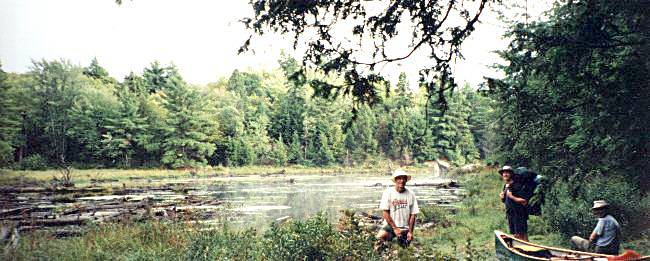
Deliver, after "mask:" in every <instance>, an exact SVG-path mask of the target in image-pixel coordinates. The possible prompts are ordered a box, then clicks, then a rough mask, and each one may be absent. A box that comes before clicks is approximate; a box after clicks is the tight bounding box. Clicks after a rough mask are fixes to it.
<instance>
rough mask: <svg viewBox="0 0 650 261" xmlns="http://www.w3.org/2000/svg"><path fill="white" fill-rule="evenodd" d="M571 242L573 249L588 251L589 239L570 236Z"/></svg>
mask: <svg viewBox="0 0 650 261" xmlns="http://www.w3.org/2000/svg"><path fill="white" fill-rule="evenodd" d="M571 244H572V245H573V248H574V249H575V250H579V251H589V244H590V243H589V240H587V239H584V238H581V237H579V236H572V237H571Z"/></svg>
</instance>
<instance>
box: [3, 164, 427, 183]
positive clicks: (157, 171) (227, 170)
mask: <svg viewBox="0 0 650 261" xmlns="http://www.w3.org/2000/svg"><path fill="white" fill-rule="evenodd" d="M379 166H382V167H379ZM387 166H389V165H388V163H386V164H384V163H383V162H382V163H379V164H375V165H373V166H356V167H341V166H329V167H310V166H302V165H290V166H243V167H222V166H215V167H212V166H207V167H198V168H186V169H167V168H152V169H71V172H72V173H71V175H72V182H73V183H74V184H75V185H76V186H87V185H91V184H96V185H101V184H104V183H105V182H103V181H109V182H110V181H113V182H128V181H133V180H141V179H151V180H160V179H181V178H219V177H221V178H227V177H243V176H255V175H257V176H260V177H267V176H278V175H287V176H290V175H351V174H354V175H359V174H362V175H374V176H379V175H382V174H385V175H390V168H389V167H387ZM404 169H405V170H406V171H407V172H408V173H411V174H413V175H422V176H424V175H430V174H431V169H430V168H429V167H427V166H424V165H420V166H406V167H404ZM0 173H1V174H2V175H0V186H5V185H17V184H28V183H34V184H45V183H47V182H49V181H51V180H52V179H53V177H56V178H59V177H60V176H61V175H62V174H61V171H60V170H57V169H51V170H9V169H0Z"/></svg>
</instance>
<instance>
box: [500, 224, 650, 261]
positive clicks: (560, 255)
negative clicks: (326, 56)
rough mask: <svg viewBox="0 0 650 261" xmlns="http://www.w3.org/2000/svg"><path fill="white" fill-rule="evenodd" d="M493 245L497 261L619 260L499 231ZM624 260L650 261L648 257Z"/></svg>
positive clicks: (614, 257)
mask: <svg viewBox="0 0 650 261" xmlns="http://www.w3.org/2000/svg"><path fill="white" fill-rule="evenodd" d="M494 235H495V239H494V245H495V249H496V256H497V259H499V260H512V261H523V260H525V261H529V260H593V261H606V260H608V259H607V257H609V258H610V260H612V259H613V260H621V259H618V258H616V257H617V256H611V255H604V254H598V253H589V252H581V251H575V250H570V249H564V248H557V247H550V246H543V245H538V244H534V243H530V242H526V241H523V240H519V239H517V238H515V237H513V236H511V235H508V234H505V233H503V232H501V231H498V230H495V231H494ZM625 260H650V258H648V256H646V257H638V258H634V259H625Z"/></svg>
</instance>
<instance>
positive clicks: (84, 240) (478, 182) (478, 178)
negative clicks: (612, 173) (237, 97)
mask: <svg viewBox="0 0 650 261" xmlns="http://www.w3.org/2000/svg"><path fill="white" fill-rule="evenodd" d="M282 169H283V168H277V169H276V168H268V167H244V168H229V169H217V170H214V169H213V170H211V171H207V172H205V173H202V172H201V171H197V173H196V174H195V175H196V176H202V175H210V173H213V172H214V173H217V175H219V174H222V175H226V176H227V175H230V174H232V175H238V176H246V175H260V174H265V173H266V174H268V173H273V172H276V171H278V170H282ZM341 169H343V172H342V175H345V174H346V173H351V171H350V169H346V168H338V167H331V168H302V167H287V168H284V170H285V171H284V172H285V173H284V174H283V175H288V176H291V175H296V174H314V175H340V173H341V172H340V171H339V170H341ZM359 170H361V169H359ZM364 170H365V172H357V173H368V175H375V176H376V175H378V173H381V172H385V171H386V169H380V168H376V169H375V168H370V169H368V168H365V169H364ZM156 171H157V170H136V172H135V173H137V174H138V175H142V174H148V175H145V177H147V178H154V177H155V178H163V177H166V178H170V177H171V178H188V177H191V174H189V173H188V171H187V170H177V171H162V172H163V174H159V175H155V174H154V172H156ZM378 171H379V172H378ZM407 171H408V172H409V173H413V174H415V175H423V174H426V173H428V172H427V171H428V170H427V168H426V167H407ZM54 173H55V172H53V171H41V172H18V173H17V172H5V173H3V175H2V176H3V182H2V183H3V184H7V183H6V182H7V180H10V178H8V177H11V176H12V175H20V174H23V175H25V176H26V177H27V178H28V179H34V180H41V181H45V180H47V179H48V178H51V177H52V174H54ZM92 173H99V174H104V175H108V176H109V177H111V178H114V179H118V180H124V181H126V180H128V174H126V173H134V170H73V175H74V176H73V177H74V179H75V182H77V184H84V182H82V181H84V180H88V181H89V180H90V179H91V177H93V174H92ZM452 173H454V172H452ZM454 178H456V179H458V180H459V183H460V184H461V186H462V187H463V188H464V189H465V190H466V191H467V193H466V196H465V198H464V199H463V200H462V201H461V203H460V204H459V207H458V209H457V211H453V212H450V211H447V210H445V209H443V208H440V207H436V206H435V205H434V206H427V207H423V209H422V213H421V214H420V215H419V216H418V222H419V223H421V224H422V223H432V224H433V225H431V226H427V227H421V228H418V229H416V234H415V235H416V240H415V241H414V242H413V244H411V246H410V247H408V248H406V249H402V248H400V247H398V246H397V244H391V245H388V246H387V247H386V248H384V249H383V250H382V251H381V252H375V251H374V250H373V244H374V242H375V240H374V234H375V233H376V228H374V227H372V226H367V225H364V222H363V220H360V218H359V217H358V216H357V215H355V214H354V213H355V211H354V210H349V211H343V212H342V213H341V215H340V216H341V218H340V220H339V222H337V223H334V224H332V223H330V222H329V221H328V220H327V218H325V215H324V214H317V215H314V216H311V217H308V218H305V219H296V220H293V219H292V220H287V221H285V222H272V223H269V225H268V226H267V227H265V228H263V229H259V230H255V229H253V228H248V229H246V228H234V227H231V226H228V225H227V223H226V225H224V226H221V227H219V228H217V229H214V228H208V227H205V226H203V225H201V224H197V223H192V222H186V221H182V220H180V221H156V220H150V221H134V220H125V221H120V222H110V223H105V224H99V225H91V226H89V227H88V228H87V230H86V232H85V233H83V234H81V235H80V236H77V237H64V238H56V237H54V236H53V235H52V234H51V233H48V232H45V231H36V232H32V233H29V232H26V233H23V234H21V238H20V241H19V242H18V245H17V247H16V248H15V249H14V250H6V251H5V252H4V253H3V255H4V258H6V259H8V260H37V259H43V258H51V257H57V258H58V259H60V260H89V259H117V260H127V259H129V260H130V259H144V260H178V259H191V260H197V259H199V260H216V259H234V260H296V259H303V258H307V259H326V260H335V259H336V260H341V259H343V260H382V259H390V260H395V259H399V260H423V259H424V260H427V259H429V260H488V259H494V240H493V237H494V235H493V230H502V231H507V223H506V220H505V215H504V213H503V206H502V203H501V202H500V201H499V200H498V196H497V195H498V192H499V190H500V188H501V180H500V179H499V178H498V175H496V170H494V169H489V168H484V169H482V170H480V171H478V172H472V173H468V174H458V176H454ZM16 181H17V180H15V179H14V182H16ZM14 184H15V183H14ZM407 186H408V185H407ZM590 225H591V224H590ZM529 229H530V240H531V241H532V242H536V243H540V244H545V245H553V246H560V247H568V246H569V242H568V238H565V237H564V236H562V235H561V234H560V233H559V232H557V231H552V230H551V228H550V227H549V226H548V224H546V222H544V219H543V216H541V217H537V216H531V219H530V220H529ZM622 248H623V249H633V250H635V251H637V252H639V253H642V254H648V253H650V244H648V238H647V234H646V235H645V237H643V236H642V237H638V238H626V239H625V240H624V241H623V244H622Z"/></svg>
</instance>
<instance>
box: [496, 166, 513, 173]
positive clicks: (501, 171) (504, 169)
mask: <svg viewBox="0 0 650 261" xmlns="http://www.w3.org/2000/svg"><path fill="white" fill-rule="evenodd" d="M504 171H510V173H515V171H514V170H513V169H512V167H510V166H508V165H505V166H503V167H502V168H501V169H500V170H499V174H503V172H504Z"/></svg>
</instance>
